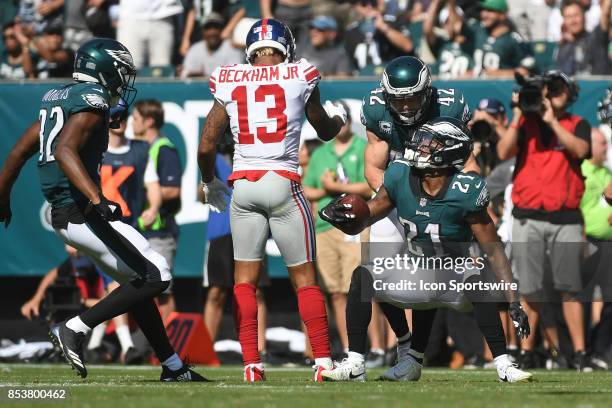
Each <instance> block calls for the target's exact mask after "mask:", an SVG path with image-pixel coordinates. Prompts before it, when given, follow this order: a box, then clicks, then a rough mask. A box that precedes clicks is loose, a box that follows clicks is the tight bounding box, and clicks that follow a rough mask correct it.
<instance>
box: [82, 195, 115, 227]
mask: <svg viewBox="0 0 612 408" xmlns="http://www.w3.org/2000/svg"><path fill="white" fill-rule="evenodd" d="M83 213H84V214H85V217H88V216H90V215H91V214H93V213H96V214H98V215H99V216H100V218H102V219H103V220H104V221H118V220H120V219H121V217H123V211H121V206H120V205H119V204H117V203H116V202H114V201H110V200H108V199H107V198H106V197H104V196H103V195H102V194H100V202H99V203H98V204H94V203H92V202H91V201H90V202H88V203H87V206H86V207H85V211H84V212H83Z"/></svg>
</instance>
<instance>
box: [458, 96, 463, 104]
mask: <svg viewBox="0 0 612 408" xmlns="http://www.w3.org/2000/svg"><path fill="white" fill-rule="evenodd" d="M459 103H463V95H461V99H459Z"/></svg>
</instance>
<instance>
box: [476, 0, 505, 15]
mask: <svg viewBox="0 0 612 408" xmlns="http://www.w3.org/2000/svg"><path fill="white" fill-rule="evenodd" d="M480 8H481V9H483V10H492V11H498V12H500V13H506V12H508V3H507V2H506V0H484V1H483V2H481V3H480Z"/></svg>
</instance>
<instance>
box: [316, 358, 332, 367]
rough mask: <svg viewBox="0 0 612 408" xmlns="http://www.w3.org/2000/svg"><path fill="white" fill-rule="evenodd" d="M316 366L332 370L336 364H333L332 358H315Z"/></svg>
mask: <svg viewBox="0 0 612 408" xmlns="http://www.w3.org/2000/svg"><path fill="white" fill-rule="evenodd" d="M315 365H319V366H321V367H325V368H330V369H331V368H332V367H333V365H334V363H333V362H332V359H331V357H321V358H315Z"/></svg>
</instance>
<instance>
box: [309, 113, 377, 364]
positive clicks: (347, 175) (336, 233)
mask: <svg viewBox="0 0 612 408" xmlns="http://www.w3.org/2000/svg"><path fill="white" fill-rule="evenodd" d="M340 103H342V102H340ZM345 109H346V111H347V112H350V109H349V108H348V106H347V107H345ZM365 146H366V141H365V140H364V139H361V138H359V137H356V136H354V135H353V132H352V130H351V120H350V117H349V119H348V120H347V122H346V124H345V125H344V126H343V127H342V129H341V130H340V133H338V136H336V138H335V139H334V140H333V141H332V142H329V143H326V144H324V145H323V146H321V147H319V148H318V149H317V150H315V151H314V153H313V154H312V160H310V163H309V164H308V170H307V173H306V178H305V179H304V193H305V194H306V198H307V199H308V200H309V201H315V202H316V207H317V208H319V209H320V208H323V207H325V206H326V205H327V204H329V203H330V202H331V201H332V200H333V199H334V198H335V197H337V196H339V195H340V194H344V193H352V194H358V195H360V196H362V197H364V198H366V199H367V198H369V197H371V195H372V191H371V190H370V187H369V186H368V183H367V182H366V180H365V178H364V160H363V157H364V153H365ZM315 233H316V236H317V266H318V269H319V274H320V276H321V278H322V279H323V285H324V287H325V288H326V289H327V292H328V293H329V294H330V295H331V301H332V307H333V309H334V315H335V321H336V326H337V329H338V333H339V335H340V342H341V343H342V349H343V350H344V351H345V352H347V350H348V337H347V334H346V320H345V314H346V310H345V309H346V294H347V293H348V290H349V285H350V283H351V276H352V275H353V270H354V269H355V268H356V267H357V266H359V264H360V263H361V245H360V237H359V236H358V235H357V236H348V235H345V234H344V233H343V232H342V231H340V230H338V229H336V228H333V227H332V225H331V224H329V223H327V222H326V221H323V220H322V219H321V218H320V217H319V216H318V215H317V217H316V221H315Z"/></svg>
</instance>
